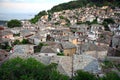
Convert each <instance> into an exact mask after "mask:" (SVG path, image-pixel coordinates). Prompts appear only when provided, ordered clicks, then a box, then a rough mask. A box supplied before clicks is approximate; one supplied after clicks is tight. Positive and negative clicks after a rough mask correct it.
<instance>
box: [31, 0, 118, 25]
mask: <svg viewBox="0 0 120 80" xmlns="http://www.w3.org/2000/svg"><path fill="white" fill-rule="evenodd" d="M94 5H96V6H99V7H101V6H106V5H107V6H111V7H112V8H114V7H116V6H117V7H120V0H74V1H70V2H67V3H62V4H59V5H56V6H54V7H53V8H51V9H50V10H48V11H47V12H46V11H41V12H40V13H38V14H37V15H35V17H34V18H33V19H31V20H30V22H31V23H36V22H37V21H38V20H39V19H40V18H41V17H42V16H44V15H46V14H48V15H49V17H48V20H50V19H51V13H54V12H58V11H62V10H68V9H75V8H80V7H85V6H94Z"/></svg>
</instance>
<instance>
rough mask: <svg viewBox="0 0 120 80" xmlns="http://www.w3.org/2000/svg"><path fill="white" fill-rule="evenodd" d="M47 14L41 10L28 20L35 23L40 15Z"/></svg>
mask: <svg viewBox="0 0 120 80" xmlns="http://www.w3.org/2000/svg"><path fill="white" fill-rule="evenodd" d="M44 15H47V12H46V11H41V12H39V13H38V14H37V15H35V17H34V18H32V19H31V20H30V22H31V23H33V24H35V23H36V22H37V21H38V20H39V19H40V18H41V17H42V16H44Z"/></svg>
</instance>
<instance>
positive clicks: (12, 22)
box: [7, 20, 22, 28]
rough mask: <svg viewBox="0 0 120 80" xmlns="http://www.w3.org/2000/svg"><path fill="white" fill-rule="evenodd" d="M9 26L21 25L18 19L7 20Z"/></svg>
mask: <svg viewBox="0 0 120 80" xmlns="http://www.w3.org/2000/svg"><path fill="white" fill-rule="evenodd" d="M7 26H8V27H9V28H14V27H21V26H22V23H21V22H20V21H19V20H10V21H8V22H7Z"/></svg>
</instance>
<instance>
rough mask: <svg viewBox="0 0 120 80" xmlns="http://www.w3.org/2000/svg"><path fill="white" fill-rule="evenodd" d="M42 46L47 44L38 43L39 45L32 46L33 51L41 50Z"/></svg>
mask: <svg viewBox="0 0 120 80" xmlns="http://www.w3.org/2000/svg"><path fill="white" fill-rule="evenodd" d="M43 46H47V44H44V43H39V45H37V46H34V52H35V53H37V52H40V51H41V48H42V47H43Z"/></svg>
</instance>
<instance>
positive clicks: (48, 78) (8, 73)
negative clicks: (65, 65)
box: [0, 58, 68, 80]
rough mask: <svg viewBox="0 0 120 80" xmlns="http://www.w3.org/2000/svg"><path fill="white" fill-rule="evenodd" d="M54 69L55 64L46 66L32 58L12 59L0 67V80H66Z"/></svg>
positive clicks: (65, 77) (66, 77) (66, 78)
mask: <svg viewBox="0 0 120 80" xmlns="http://www.w3.org/2000/svg"><path fill="white" fill-rule="evenodd" d="M56 67H57V65H56V64H50V65H48V66H46V65H44V64H42V63H40V62H38V61H36V60H35V59H33V58H28V59H21V58H14V59H10V60H9V61H7V62H5V63H4V64H3V65H2V66H1V67H0V80H68V76H64V75H62V74H60V73H59V72H58V71H57V69H56Z"/></svg>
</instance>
